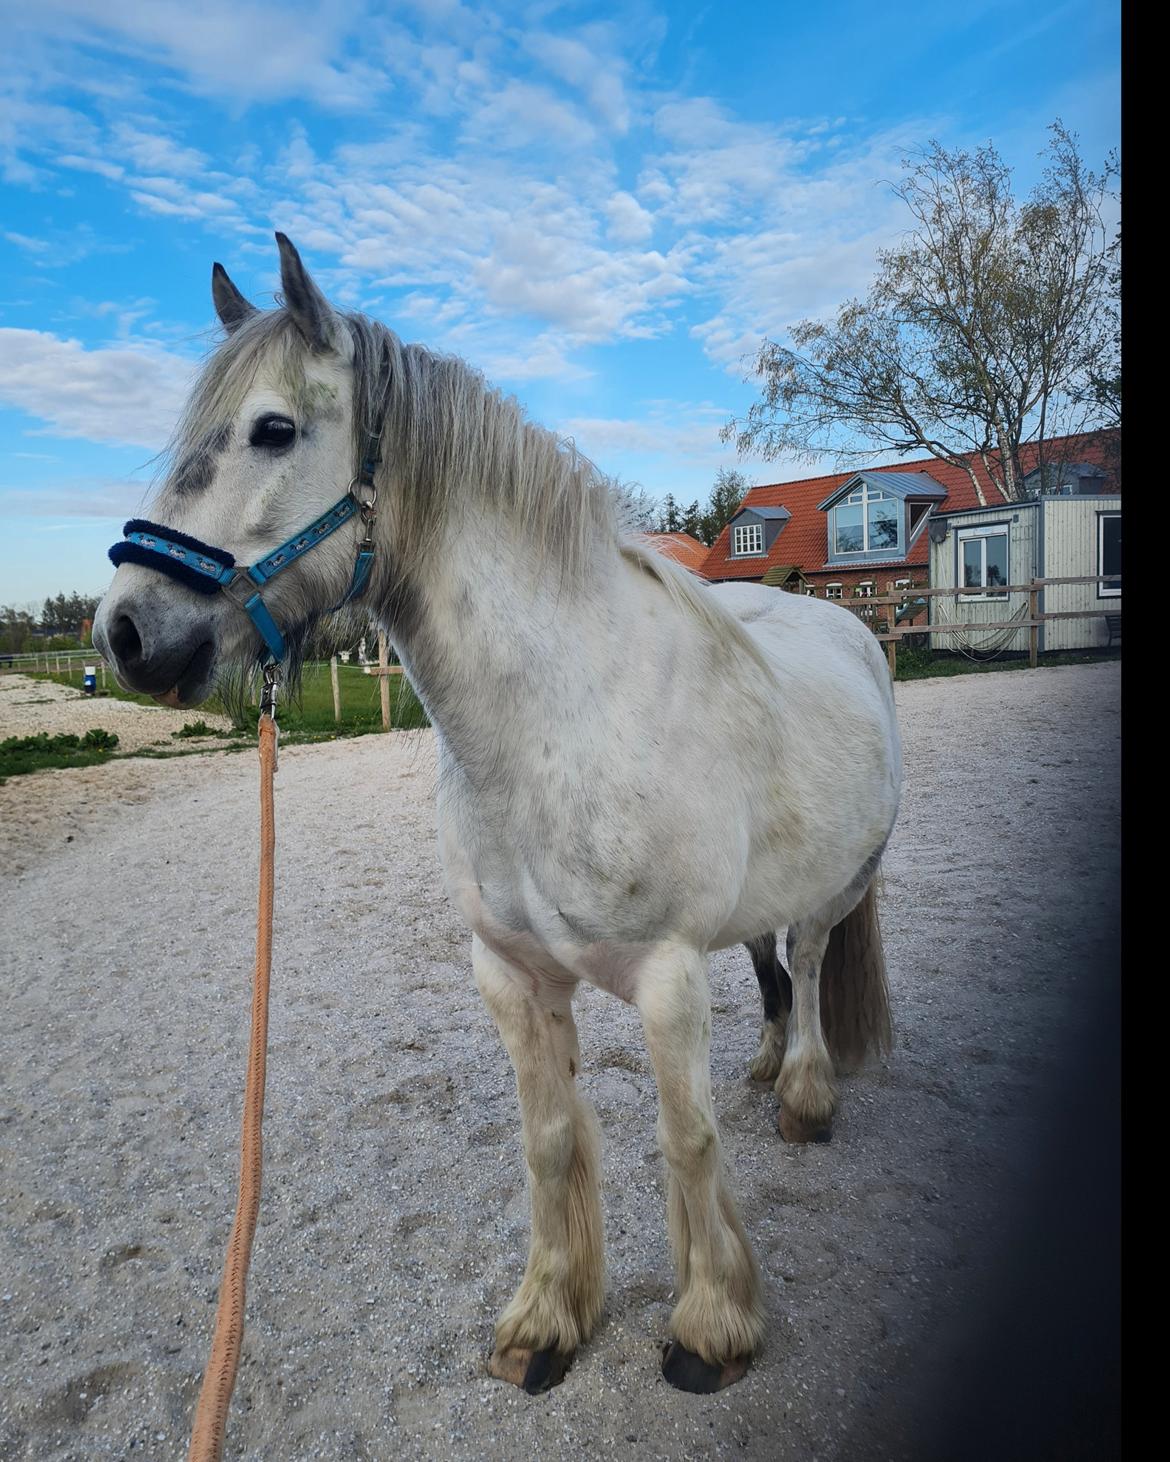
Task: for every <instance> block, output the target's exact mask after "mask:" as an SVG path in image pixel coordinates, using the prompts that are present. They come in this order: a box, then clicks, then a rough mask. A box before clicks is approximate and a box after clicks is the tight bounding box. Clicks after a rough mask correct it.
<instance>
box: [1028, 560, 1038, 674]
mask: <svg viewBox="0 0 1170 1462" xmlns="http://www.w3.org/2000/svg"><path fill="white" fill-rule="evenodd" d="M1039 605H1040V591H1039V590H1038V589H1037V588H1036V580H1035V579H1033V580H1032V588H1031V589H1030V590H1029V591H1028V618H1029V619H1030V620H1031V621H1032V623H1031V625H1030V626H1029V628H1028V664H1029V666H1030V667H1031V669H1033V670H1035V669H1036V667H1037V665H1039V663H1040V626H1039V625H1038V624H1037V623H1036V619H1037V617H1038V615H1039V612H1040V610H1039Z"/></svg>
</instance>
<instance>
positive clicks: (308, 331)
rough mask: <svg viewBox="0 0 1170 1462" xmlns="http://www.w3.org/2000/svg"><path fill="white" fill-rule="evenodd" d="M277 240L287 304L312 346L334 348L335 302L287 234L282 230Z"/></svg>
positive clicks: (282, 286)
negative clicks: (318, 286)
mask: <svg viewBox="0 0 1170 1462" xmlns="http://www.w3.org/2000/svg"><path fill="white" fill-rule="evenodd" d="M276 243H277V247H278V248H279V249H280V288H281V290H282V292H283V294H284V304H285V308H286V309H287V310H288V312H289V314H290V315H291V316H292V317H293V320H294V321H295V322H296V327H297V329H298V330H299V331H300V332H301V334H302V335H303V336H304V337H305V340H306V341H307V342H308V345H309V348H310V349H311V350H317V351H321V350H330V349H332V348H333V347H334V344H335V341H336V328H335V321H334V316H333V307H332V305H331V304H330V303H329V301H328V300H327V299H326V298H325V296H324V295H323V294H322V293H321V291H320V290H319V289H318V288H317V286H316V285H315V284H314V283H313V281H312V280H311V279H310V278H309V271H308V270H307V269H306V268H305V266H304V265H303V264H302V263H301V256H300V255H299V254H298V253H297V251H296V249H294V248H293V246H292V243H291V242H290V241H289V239H288V237H287V235H285V234H280V233H278V234H277V235H276Z"/></svg>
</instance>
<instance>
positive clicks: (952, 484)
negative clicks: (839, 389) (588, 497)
mask: <svg viewBox="0 0 1170 1462" xmlns="http://www.w3.org/2000/svg"><path fill="white" fill-rule="evenodd" d="M1110 435H1111V434H1110V433H1105V432H1086V433H1083V434H1080V435H1077V436H1070V437H1056V438H1051V439H1049V441H1048V442H1047V443H1046V444H1045V455H1046V456H1047V458H1048V459H1049V460H1050V461H1052V460H1058V457H1057V453H1058V452H1059V453H1060V455H1061V456H1063V457H1065V458H1066V459H1067V460H1069V461H1074V460H1075V461H1078V462H1090V463H1094V464H1096V465H1098V466H1104V467H1106V469H1107V470H1108V465H1109V464H1108V462H1107V455H1106V454H1107V446H1108V441H1107V439H1108V437H1109V436H1110ZM1062 448H1064V449H1065V450H1064V451H1061V449H1062ZM1020 456H1021V458H1022V465H1023V468H1024V471H1025V472H1029V471H1031V470H1032V467H1033V466H1034V463H1035V457H1036V452H1035V449H1034V448H1033V447H1031V446H1030V445H1026V446H1024V447H1023V448H1022V449H1021V452H1020ZM974 465H975V474H976V476H977V477H978V478H979V481H980V484H981V486H982V488H983V493H984V496H985V497H986V499H987V502H988V503H989V504H998V503H1001V502H1003V501H1004V499H1003V496H1002V494H1001V493H1000V492H999V490H998V488H996V487H995V486H994V484H993V483H992V482H991V479H990V478H989V477H988V475H987V472H986V471H985V469H984V467H983V464H982V462H980V461H979V460H978V459H974ZM859 470H865V471H868V472H912V471H918V472H926V473H929V475H930V476H931V477H933V478H934V480H935V481H936V482H937V483H938V484H939V486H940V487H943V488H945V489H946V493H947V496H946V500H945V501H944V502H941V503H938V504H936V506H935V509H934V511H935V512H936V513H954V512H961V511H962V510H963V509H965V508H977V507H978V506H979V499H978V498H977V497H976V495H975V489H974V487H973V486H972V483H971V479H970V477H969V476H968V475H967V473H966V471H965V470H964V469H963V468H962V467H952V466H951V465H950V464H949V463H947V462H940V461H939V460H938V459H937V458H935V457H916V458H914V459H913V460H912V461H909V462H891V463H889V464H887V465H886V466H885V467H868V468H865V469H858V468H856V467H854V468H852V469H851V470H850V471H848V472H833V473H830V474H829V475H828V476H826V477H806V478H803V479H801V480H800V481H797V482H775V483H768V484H765V485H763V486H760V487H753V488H752V489H751V490H750V491H749V493H748V494H747V496H746V497H745V498H744V500H743V503H742V505H741V506H743V507H748V508H751V507H761V508H778V507H783V508H787V509H788V511H789V513H791V515H792V516H791V517H790V519H789V520H788V522H787V523H786V524H785V525H784V528H783V529H782V531H781V532H779V533H778V534H777V535H776V539H775V541H774V542H773V544H772V547H771V548H770V549H769V551H768V553H767V555H766V556H765V557H763V558H759V557H753V558H732V557H731V527H730V525H728V526H727V527H726V528H724V530H723V532H722V533H720V535H719V537H718V538H717V539H716V540H715V542H714V544H713V545H712V546H711V548H710V550H709V551H708V552H707V556H706V558H705V559H704V560H703V562H702V564H701V566H700V567H699V572H700V573H701V574H702V575H703V577H704V578H706V579H760V578H763V576H764V574H765V573H766V572H767V571H768V569H770V568H772V567H773V566H774V565H776V564H795V565H796V566H797V567H798V568H800V569H802V570H803V571H804V573H806V574H821V573H838V574H839V573H841V572H842V571H843V570H852V569H853V568H855V567H856V568H857V569H862V568H870V567H872V568H880V569H883V570H884V569H887V568H895V567H900V566H913V565H922V564H926V563H928V562H929V561H930V540H929V538H928V536H927V534H926V532H925V530H924V531H922V532H920V533H919V534H918V537H917V538H916V539H915V540H914V542H913V543H912V544H911V545H910V552H909V553H908V554H907V555H906V557H905V558H901V559H894V560H892V561H891V560H884V561H883V562H882V563H881V564H878V565H866V564H857V565H854V564H835V565H833V567H832V568H831V569H830V567H829V565H828V562H827V559H828V550H829V542H828V523H829V515H828V513H825V512H820V511H819V510H818V508H817V504H818V503H822V502H824V500H825V499H826V498H827V497H829V496H830V495H831V494H832V493H834V492H835V491H836V490H837V489H838V488H839V487H842V486H843V485H844V484H845V483H846V482H848V481H849V479H850V478H851V477H853V476H855V475H856V473H857V472H858V471H859ZM666 536H670V537H674V536H676V535H673V534H671V535H666ZM677 536H686V535H677Z"/></svg>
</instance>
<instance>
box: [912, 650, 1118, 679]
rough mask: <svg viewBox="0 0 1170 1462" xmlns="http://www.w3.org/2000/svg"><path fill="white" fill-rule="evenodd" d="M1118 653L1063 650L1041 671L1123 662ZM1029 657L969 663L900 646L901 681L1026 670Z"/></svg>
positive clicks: (957, 657)
mask: <svg viewBox="0 0 1170 1462" xmlns="http://www.w3.org/2000/svg"><path fill="white" fill-rule="evenodd" d="M1120 659H1121V652H1120V651H1118V650H1062V651H1058V652H1057V653H1055V654H1049V655H1041V656H1040V664H1039V668H1040V669H1041V670H1047V669H1049V668H1050V667H1052V666H1055V665H1096V664H1099V663H1100V662H1101V661H1104V660H1120ZM1027 669H1028V657H1027V655H1025V654H1019V653H1013V654H1011V655H1002V656H1000V658H999V659H996V660H969V659H968V658H967V656H966V655H948V654H943V653H941V652H939V651H935V650H930V649H927V648H925V647H924V646H916V645H899V646H898V674H897V679H898V680H934V679H938V678H939V677H943V676H950V675H981V674H985V673H986V672H988V671H992V670H1027Z"/></svg>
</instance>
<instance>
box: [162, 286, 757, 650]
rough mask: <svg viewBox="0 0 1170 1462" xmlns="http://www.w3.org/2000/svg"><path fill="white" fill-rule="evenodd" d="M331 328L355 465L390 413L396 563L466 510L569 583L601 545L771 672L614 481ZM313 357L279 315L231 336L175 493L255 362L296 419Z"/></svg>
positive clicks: (414, 368)
mask: <svg viewBox="0 0 1170 1462" xmlns="http://www.w3.org/2000/svg"><path fill="white" fill-rule="evenodd" d="M335 318H336V319H337V320H338V321H339V323H340V327H341V328H342V329H344V330H345V331H346V332H347V334H348V336H349V341H350V345H351V348H352V357H353V371H354V388H353V433H354V445H353V460H354V462H355V463H356V462H357V461H358V460H359V457H360V455H361V454H362V452H363V451H364V449H365V444H366V440H367V435H368V433H369V432H370V431H371V430H372V429H374V428H375V427H376V424H377V422H378V418H379V415H380V414H381V413H382V412H383V411H384V413H385V421H384V429H383V435H382V443H383V446H382V462H381V464H380V466H379V468H378V473H377V476H376V479H375V480H376V482H377V484H378V487H379V490H382V489H386V490H387V491H390V490H392V491H393V494H394V503H395V523H396V541H395V556H396V558H397V559H398V560H399V561H400V562H406V563H411V562H420V561H421V560H422V558H423V557H424V556H425V555H426V553H427V551H428V549H430V548H431V547H432V546H433V545H434V544H435V543H437V542H438V540H439V538H440V537H441V535H442V531H443V528H444V525H445V523H446V521H447V520H448V518H449V516H450V514H451V513H452V512H455V511H460V510H463V511H466V509H467V508H468V507H469V506H470V507H471V508H473V509H474V508H476V507H482V508H483V509H484V510H485V512H488V513H491V514H502V515H505V516H506V517H507V518H508V519H509V520H510V521H511V522H512V523H514V524H516V525H518V526H522V527H523V530H524V533H525V535H526V537H527V538H528V540H529V542H530V543H531V544H532V545H533V547H534V549H535V551H536V552H537V553H538V554H539V555H540V556H541V557H542V558H544V559H545V560H546V561H550V562H555V563H557V565H558V567H559V569H560V571H561V572H562V573H563V574H564V575H565V576H566V578H567V579H570V580H571V579H573V578H575V577H577V576H578V575H579V574H580V573H581V572H582V571H583V570H584V568H585V566H586V564H587V563H588V560H589V556H590V553H591V551H592V549H593V548H594V546H595V544H596V542H597V539H598V536H599V535H600V536H601V537H602V539H603V540H608V541H610V542H611V543H612V544H613V545H614V547H615V548H617V549H618V551H620V552H621V553H622V555H623V556H624V557H625V558H626V559H627V560H629V561H631V562H633V563H636V564H637V565H638V566H639V567H640V568H641V569H642V570H643V571H644V572H646V573H649V574H650V575H652V576H653V577H654V578H655V579H656V580H657V581H658V582H659V583H661V584H662V585H663V587H664V588H665V589H666V591H667V593H668V594H669V595H670V596H671V598H672V599H673V600H674V601H675V602H676V603H677V604H679V605H680V607H682V608H684V609H685V610H687V611H688V612H689V613H691V614H693V615H694V616H695V617H697V618H698V619H699V620H700V621H701V622H702V623H703V624H704V625H705V626H706V627H707V628H708V630H709V631H710V632H711V633H712V634H713V635H714V636H715V639H716V642H717V644H718V645H719V646H720V647H721V648H725V649H731V648H732V647H736V648H738V649H739V650H741V651H743V652H745V653H746V654H747V655H748V656H749V657H750V658H751V659H752V660H753V661H755V662H756V663H757V665H759V666H761V667H762V668H764V669H767V668H768V666H767V662H766V660H765V659H764V657H763V655H762V653H761V651H760V649H759V647H758V646H757V644H756V642H755V640H754V639H753V638H752V637H751V636H750V635H749V634H748V633H747V631H746V630H745V629H744V627H743V626H742V624H740V622H739V620H737V619H736V618H735V617H734V616H733V615H731V614H730V613H728V612H727V610H725V609H724V608H723V606H722V605H720V604H719V603H718V602H717V601H716V600H715V599H714V598H713V597H712V596H711V595H710V594H709V593H708V592H707V589H706V586H705V585H704V584H703V583H702V582H701V581H700V580H698V579H697V578H696V577H695V576H694V575H693V574H691V573H690V572H689V571H687V570H686V569H684V568H682V567H681V566H679V565H677V564H675V563H673V562H672V561H671V560H669V559H666V558H665V557H664V556H663V555H661V554H659V553H658V552H656V551H655V550H654V549H652V548H651V547H650V546H649V545H648V544H646V543H645V542H644V541H643V540H641V539H640V537H639V535H638V534H637V532H636V531H635V530H633V529H632V528H631V527H630V525H628V523H627V522H626V521H625V512H624V502H623V497H622V494H621V491H620V489H619V487H618V484H617V483H616V481H615V480H614V479H612V478H609V477H606V476H605V475H604V474H603V473H602V472H600V471H599V469H598V468H597V467H596V466H594V464H593V463H592V462H591V461H590V460H589V459H588V458H587V457H585V456H584V455H583V454H582V453H580V452H579V451H578V450H577V447H576V444H575V443H574V442H573V441H572V440H571V439H566V438H563V437H558V436H557V435H556V434H555V433H553V432H551V431H549V430H548V429H547V428H545V427H542V426H539V425H537V424H536V423H535V422H532V421H530V420H529V419H528V418H527V416H526V415H525V412H524V408H523V407H522V406H521V405H520V403H519V402H518V401H517V400H516V399H515V397H512V396H505V395H504V394H503V393H502V392H500V391H498V390H496V389H495V388H494V387H492V386H490V385H489V384H488V382H487V381H486V380H485V379H484V377H483V375H482V374H481V373H480V372H479V371H477V370H475V369H474V368H473V367H471V366H469V365H468V364H467V363H466V361H463V360H461V359H460V358H459V357H457V356H453V355H441V354H438V353H437V352H435V351H432V350H430V349H428V348H427V347H425V346H422V345H404V344H403V343H402V341H401V340H399V338H398V336H397V335H395V333H394V332H393V331H392V330H390V329H389V328H388V327H387V326H385V325H383V324H382V323H381V322H380V321H377V320H372V319H370V318H369V317H368V316H366V315H363V314H359V313H356V312H355V313H349V312H346V313H341V312H338V313H337V315H336V317H335ZM308 355H309V349H308V346H307V345H306V344H305V342H304V339H303V337H302V336H301V335H300V333H299V331H298V330H297V327H296V325H295V323H294V321H293V319H292V316H291V315H290V314H289V313H288V311H287V310H284V309H278V310H265V311H260V312H257V313H256V314H255V315H253V316H251V317H250V318H249V319H247V320H245V321H244V322H243V323H242V324H241V325H240V326H239V328H238V329H237V330H235V331H234V332H233V333H232V334H231V335H230V336H228V338H227V339H226V340H225V341H224V342H223V343H222V344H221V345H220V346H219V348H218V350H217V351H216V352H215V355H214V356H213V357H212V359H211V361H210V362H209V363H208V367H207V368H206V369H205V370H204V371H203V372H202V374H201V376H200V378H199V381H198V382H197V384H196V387H195V390H194V392H193V393H192V396H191V399H190V402H189V403H188V406H187V409H186V411H185V412H184V415H183V418H182V420H181V421H180V424H179V428H178V431H177V433H176V436H175V439H174V443H173V444H172V448H171V449H170V453H169V455H170V456H171V458H172V459H173V460H174V462H175V463H176V465H177V468H178V481H177V482H176V485H178V482H179V481H181V479H182V476H183V473H184V471H186V472H187V473H191V474H192V475H197V474H198V466H199V464H200V462H201V461H202V460H203V458H204V457H206V456H208V455H210V453H211V451H212V450H213V447H214V443H215V442H216V440H217V438H218V437H219V435H220V434H221V433H222V431H223V430H224V425H225V423H227V422H230V421H231V420H232V419H233V418H234V416H235V414H236V412H237V411H238V410H239V407H240V405H241V403H242V402H243V400H244V398H245V396H246V395H247V393H248V390H249V389H250V388H251V385H252V383H253V381H254V380H255V377H256V374H257V371H258V370H259V368H260V365H261V363H263V364H264V365H265V367H266V369H268V370H272V368H273V367H274V366H275V371H276V377H277V380H278V381H279V383H280V386H281V389H282V391H283V392H284V393H285V394H286V395H287V396H288V398H289V401H290V404H291V405H293V407H294V409H296V408H297V407H301V408H304V407H305V406H307V405H309V404H310V402H309V397H310V395H311V388H310V383H309V380H308V377H307V376H306V373H305V369H304V367H305V362H306V359H307V358H308ZM391 484H392V487H391Z"/></svg>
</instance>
